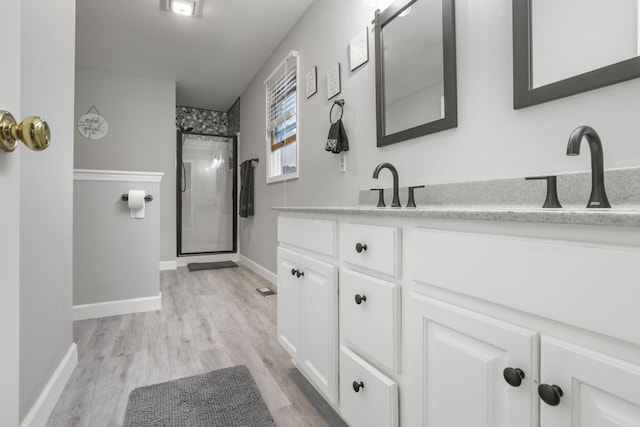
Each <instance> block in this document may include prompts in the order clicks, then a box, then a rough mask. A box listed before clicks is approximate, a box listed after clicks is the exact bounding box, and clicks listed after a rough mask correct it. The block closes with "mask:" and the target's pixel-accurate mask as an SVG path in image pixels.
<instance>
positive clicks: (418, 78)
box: [375, 0, 457, 147]
mask: <svg viewBox="0 0 640 427" xmlns="http://www.w3.org/2000/svg"><path fill="white" fill-rule="evenodd" d="M375 24H376V25H375V35H376V112H377V134H378V138H377V140H378V141H377V143H378V147H381V146H385V145H389V144H393V143H396V142H400V141H404V140H407V139H411V138H416V137H418V136H422V135H427V134H430V133H433V132H439V131H441V130H445V129H449V128H452V127H455V126H456V125H457V104H456V55H455V25H454V7H453V0H397V1H396V2H394V3H393V4H392V5H391V6H389V7H388V8H387V9H385V10H384V11H382V12H380V11H377V12H376V18H375Z"/></svg>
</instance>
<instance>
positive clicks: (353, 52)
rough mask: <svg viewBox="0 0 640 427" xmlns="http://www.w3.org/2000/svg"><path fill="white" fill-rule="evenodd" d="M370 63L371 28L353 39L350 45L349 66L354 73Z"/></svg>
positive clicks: (365, 29) (365, 28)
mask: <svg viewBox="0 0 640 427" xmlns="http://www.w3.org/2000/svg"><path fill="white" fill-rule="evenodd" d="M368 61H369V28H368V27H364V30H363V31H361V32H360V34H358V35H357V36H355V37H354V38H352V39H351V42H350V43H349V65H350V67H351V68H350V69H351V71H354V70H355V69H356V68H358V67H359V66H361V65H364V64H366V63H367V62H368Z"/></svg>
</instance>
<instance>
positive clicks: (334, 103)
mask: <svg viewBox="0 0 640 427" xmlns="http://www.w3.org/2000/svg"><path fill="white" fill-rule="evenodd" d="M336 105H337V106H339V107H340V118H339V119H338V120H342V115H343V114H344V99H336V100H335V101H333V105H332V106H331V111H329V123H331V124H333V123H334V122H333V120H331V116H332V115H333V107H335V106H336Z"/></svg>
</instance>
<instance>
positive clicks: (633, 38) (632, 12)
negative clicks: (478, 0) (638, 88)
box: [513, 0, 640, 109]
mask: <svg viewBox="0 0 640 427" xmlns="http://www.w3.org/2000/svg"><path fill="white" fill-rule="evenodd" d="M639 14H640V10H639V8H638V0H616V1H607V0H513V49H514V51H513V60H514V63H513V73H514V108H516V109H518V108H523V107H527V106H530V105H535V104H539V103H542V102H546V101H551V100H554V99H558V98H562V97H565V96H569V95H575V94H577V93H581V92H585V91H588V90H591V89H596V88H599V87H603V86H607V85H611V84H614V83H619V82H622V81H625V80H629V79H632V78H635V77H638V76H640V57H639V54H640V51H639V49H640V32H639V27H638V22H639Z"/></svg>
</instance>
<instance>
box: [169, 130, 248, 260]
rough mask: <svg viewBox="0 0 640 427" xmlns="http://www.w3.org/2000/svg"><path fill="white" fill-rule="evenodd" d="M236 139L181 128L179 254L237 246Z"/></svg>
mask: <svg viewBox="0 0 640 427" xmlns="http://www.w3.org/2000/svg"><path fill="white" fill-rule="evenodd" d="M236 152H237V138H236V137H229V136H222V135H207V134H197V133H185V132H181V131H178V156H177V157H178V162H177V167H178V169H177V175H176V176H177V180H176V184H177V185H176V187H177V206H178V212H177V217H178V224H177V225H178V227H177V229H178V256H186V255H203V254H215V253H234V252H236V249H237V242H236V230H237V219H236V216H237V203H236V200H237V185H238V182H237V181H238V180H237V173H236V165H237V159H236Z"/></svg>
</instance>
